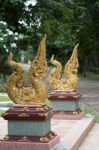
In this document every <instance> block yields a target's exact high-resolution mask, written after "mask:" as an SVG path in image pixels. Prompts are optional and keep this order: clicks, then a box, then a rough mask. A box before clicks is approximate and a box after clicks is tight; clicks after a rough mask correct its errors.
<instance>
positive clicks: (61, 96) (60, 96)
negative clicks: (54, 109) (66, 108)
mask: <svg viewBox="0 0 99 150" xmlns="http://www.w3.org/2000/svg"><path fill="white" fill-rule="evenodd" d="M57 98H65V96H63V95H59V96H57Z"/></svg>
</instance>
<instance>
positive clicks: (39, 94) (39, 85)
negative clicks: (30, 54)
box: [7, 35, 48, 105]
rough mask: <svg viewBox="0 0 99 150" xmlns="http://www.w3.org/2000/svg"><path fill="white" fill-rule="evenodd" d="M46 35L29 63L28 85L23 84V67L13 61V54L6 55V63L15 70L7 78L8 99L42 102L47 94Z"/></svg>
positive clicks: (32, 103) (18, 101)
mask: <svg viewBox="0 0 99 150" xmlns="http://www.w3.org/2000/svg"><path fill="white" fill-rule="evenodd" d="M45 41H46V35H45V36H44V38H43V39H42V40H41V42H40V44H39V48H38V53H37V56H36V57H35V59H34V60H33V61H32V62H31V63H30V69H29V86H28V87H25V86H24V81H23V76H24V69H23V67H22V66H21V64H19V63H16V62H15V61H13V54H12V53H10V55H9V57H8V64H9V66H10V67H11V68H13V69H15V72H13V73H12V75H10V77H9V78H8V80H7V93H8V96H9V97H10V99H11V100H12V101H13V102H14V103H17V104H28V105H29V104H31V105H35V104H44V102H45V99H46V98H47V95H48V89H47V86H46V84H45V83H44V77H45V76H46V70H47V61H46V46H45Z"/></svg>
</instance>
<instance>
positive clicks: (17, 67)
mask: <svg viewBox="0 0 99 150" xmlns="http://www.w3.org/2000/svg"><path fill="white" fill-rule="evenodd" d="M7 62H8V65H9V66H10V67H11V68H13V69H15V70H16V71H17V72H18V73H23V72H24V69H23V67H22V66H21V65H20V64H19V63H16V62H15V61H13V53H12V52H10V55H9V57H8V60H7Z"/></svg>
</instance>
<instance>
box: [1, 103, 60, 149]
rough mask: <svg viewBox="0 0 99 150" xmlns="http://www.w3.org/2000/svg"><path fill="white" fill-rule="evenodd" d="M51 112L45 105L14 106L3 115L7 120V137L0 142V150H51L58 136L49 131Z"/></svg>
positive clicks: (57, 141) (56, 142) (57, 140)
mask: <svg viewBox="0 0 99 150" xmlns="http://www.w3.org/2000/svg"><path fill="white" fill-rule="evenodd" d="M52 114H53V111H52V109H51V108H49V107H48V106H46V105H34V106H28V105H14V106H13V107H11V108H10V109H9V110H7V111H6V112H5V113H4V114H3V118H4V119H5V120H8V135H7V136H6V137H5V138H4V139H2V140H1V142H0V150H9V149H13V150H19V149H21V150H27V149H28V150H33V149H35V150H39V149H43V150H46V149H47V150H51V149H53V147H54V146H56V144H58V143H59V136H57V135H56V134H55V133H54V132H52V131H51V117H52Z"/></svg>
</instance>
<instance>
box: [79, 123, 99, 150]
mask: <svg viewBox="0 0 99 150" xmlns="http://www.w3.org/2000/svg"><path fill="white" fill-rule="evenodd" d="M79 150H99V124H97V123H96V124H95V125H94V127H93V128H92V130H91V131H90V132H89V134H88V135H87V137H86V138H85V140H84V142H83V143H82V145H81V146H80V148H79Z"/></svg>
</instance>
